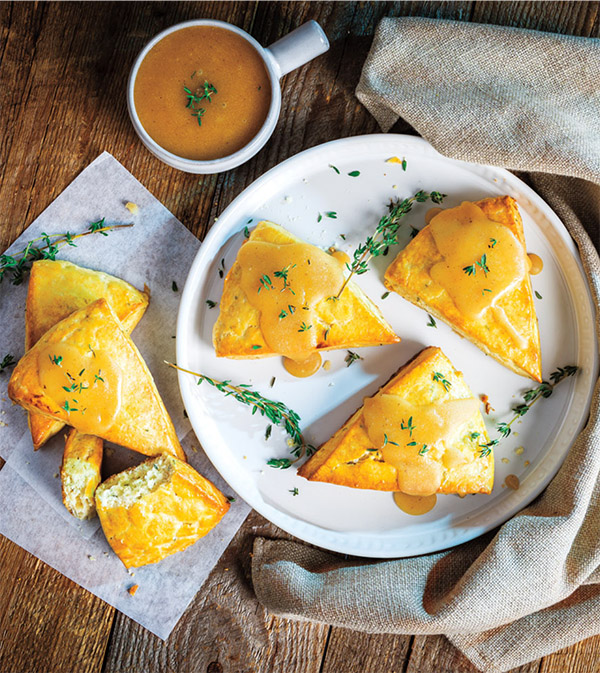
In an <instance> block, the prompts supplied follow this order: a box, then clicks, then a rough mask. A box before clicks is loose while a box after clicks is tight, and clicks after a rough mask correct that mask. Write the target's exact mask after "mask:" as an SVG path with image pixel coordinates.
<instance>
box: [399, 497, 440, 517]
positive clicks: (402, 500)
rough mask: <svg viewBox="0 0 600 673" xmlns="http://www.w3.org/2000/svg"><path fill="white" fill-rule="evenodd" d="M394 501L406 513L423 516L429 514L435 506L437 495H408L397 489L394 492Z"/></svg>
mask: <svg viewBox="0 0 600 673" xmlns="http://www.w3.org/2000/svg"><path fill="white" fill-rule="evenodd" d="M394 503H395V504H396V506H397V507H398V508H399V509H401V510H402V511H403V512H405V513H406V514H410V515H411V516H421V515H422V514H427V512H431V510H432V509H433V508H434V507H435V505H436V503H437V495H435V493H434V494H433V495H408V494H406V493H402V492H401V491H397V492H396V493H394Z"/></svg>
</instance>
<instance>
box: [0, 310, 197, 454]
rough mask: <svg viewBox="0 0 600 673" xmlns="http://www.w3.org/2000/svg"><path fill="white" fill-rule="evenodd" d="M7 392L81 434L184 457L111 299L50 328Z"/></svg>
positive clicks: (29, 408) (27, 355) (17, 369)
mask: <svg viewBox="0 0 600 673" xmlns="http://www.w3.org/2000/svg"><path fill="white" fill-rule="evenodd" d="M8 395H9V397H10V398H11V399H12V400H13V402H16V403H17V404H20V405H21V406H22V407H24V408H25V409H26V410H27V411H35V412H39V413H41V414H44V415H45V416H48V417H49V418H53V419H55V420H58V421H61V422H62V423H66V424H68V425H70V426H72V427H74V428H75V429H77V430H79V432H81V433H83V434H89V435H95V436H97V437H102V438H103V439H106V440H107V441H110V442H114V443H115V444H120V445H121V446H125V447H127V448H129V449H133V450H134V451H138V452H140V453H143V454H145V455H150V456H152V455H157V454H159V453H162V452H167V453H171V454H173V455H176V456H178V457H179V458H181V459H183V460H185V454H184V452H183V449H182V448H181V445H180V444H179V441H178V440H177V435H176V433H175V429H174V427H173V423H172V422H171V418H170V417H169V414H168V413H167V410H166V409H165V406H164V404H163V402H162V399H161V397H160V395H159V393H158V390H157V389H156V385H155V384H154V380H153V378H152V375H151V374H150V372H149V370H148V367H147V366H146V363H145V362H144V360H143V358H142V356H141V355H140V352H139V351H138V349H137V348H136V347H135V344H134V343H133V341H132V340H131V339H130V337H129V335H128V334H127V333H126V332H125V331H124V330H123V328H122V327H121V323H120V322H119V319H118V318H117V316H116V315H115V313H114V311H113V310H112V308H111V306H110V304H109V303H108V302H107V301H106V299H98V300H97V301H95V302H93V303H92V304H90V305H89V306H86V307H85V308H82V309H80V310H79V311H75V312H74V313H72V314H71V315H70V316H69V317H68V318H65V319H64V320H61V321H60V322H59V323H58V324H56V325H55V326H54V327H52V328H51V329H49V330H48V331H47V332H46V333H45V334H44V336H43V337H42V338H41V339H39V341H38V342H37V343H36V344H35V346H33V347H32V348H31V349H29V350H28V351H27V353H25V355H24V356H23V357H22V358H21V359H20V360H19V362H18V363H17V365H16V367H15V368H14V370H13V373H12V376H11V378H10V381H9V384H8Z"/></svg>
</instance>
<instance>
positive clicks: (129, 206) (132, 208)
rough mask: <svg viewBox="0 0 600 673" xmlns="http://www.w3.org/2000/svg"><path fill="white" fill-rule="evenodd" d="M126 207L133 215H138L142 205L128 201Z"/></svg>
mask: <svg viewBox="0 0 600 673" xmlns="http://www.w3.org/2000/svg"><path fill="white" fill-rule="evenodd" d="M125 208H127V210H128V211H129V212H130V213H131V214H132V215H136V214H137V213H138V212H139V210H140V207H139V206H138V205H137V203H133V202H132V201H127V203H126V204H125Z"/></svg>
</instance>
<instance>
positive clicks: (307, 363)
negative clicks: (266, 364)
mask: <svg viewBox="0 0 600 673" xmlns="http://www.w3.org/2000/svg"><path fill="white" fill-rule="evenodd" d="M283 366H284V368H285V370H286V371H287V372H288V373H290V374H291V375H292V376H297V377H298V378H301V379H303V378H306V377H307V376H312V375H313V374H315V373H316V372H318V371H319V368H320V367H321V353H313V354H312V355H310V356H309V357H308V358H307V359H306V360H300V361H299V362H298V361H297V360H292V359H291V358H286V357H284V358H283Z"/></svg>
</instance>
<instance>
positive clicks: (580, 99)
mask: <svg viewBox="0 0 600 673" xmlns="http://www.w3.org/2000/svg"><path fill="white" fill-rule="evenodd" d="M357 95H358V97H359V99H360V100H361V101H362V102H363V103H364V104H365V105H366V107H367V108H368V109H369V110H370V111H371V112H372V113H373V114H374V115H375V117H376V118H377V120H378V121H379V123H380V125H381V127H382V128H383V129H384V130H389V128H390V127H391V126H392V125H393V124H394V123H395V121H396V120H397V119H398V117H402V118H403V119H404V120H406V121H407V122H409V123H410V124H411V125H412V126H413V127H414V128H415V129H416V130H417V131H418V132H419V133H420V134H421V135H422V136H423V137H424V138H426V139H427V140H428V141H429V142H431V143H432V144H433V146H434V147H435V148H436V149H437V150H438V151H440V152H442V153H443V154H445V155H448V156H451V157H455V158H458V159H463V160H467V161H473V162H477V163H482V164H494V165H499V166H504V167H507V168H512V169H518V170H520V171H531V173H530V174H529V175H528V176H525V178H526V179H527V180H528V182H530V184H531V185H532V186H533V188H534V189H536V191H537V192H538V193H539V194H541V196H542V197H543V198H544V199H545V200H546V201H547V202H548V203H549V204H550V205H551V206H552V208H553V209H554V210H555V212H556V213H558V215H559V216H560V217H561V218H562V220H563V222H564V223H565V225H566V226H567V227H568V229H569V231H570V232H571V235H572V236H573V238H574V239H575V241H576V243H577V245H578V246H579V251H580V253H581V257H582V259H583V263H584V267H585V270H586V273H587V276H588V279H589V282H590V286H591V289H592V293H593V296H594V299H595V302H596V306H597V307H598V304H599V299H600V259H599V258H598V254H597V252H596V249H595V247H594V245H593V243H592V241H591V240H590V236H591V237H592V239H593V240H594V241H595V242H596V243H598V232H599V219H600V41H599V40H594V39H586V38H576V37H566V36H559V35H551V34H544V33H538V32H534V31H526V30H519V29H512V28H501V27H495V26H485V25H473V24H463V23H458V22H450V21H435V20H430V19H413V18H406V19H384V20H383V21H382V22H381V23H380V25H379V27H378V29H377V33H376V36H375V40H374V43H373V46H372V48H371V52H370V54H369V56H368V58H367V61H366V63H365V66H364V69H363V73H362V77H361V80H360V83H359V85H358V88H357ZM596 329H597V330H598V324H597V325H596ZM599 407H600V393H599V390H598V386H597V387H596V390H595V393H594V398H593V402H592V409H591V415H590V419H589V422H588V425H587V427H586V428H585V430H584V431H583V432H582V433H581V435H580V436H579V437H578V439H577V441H576V442H575V444H574V446H573V448H572V449H571V451H570V453H569V455H568V457H567V459H566V460H565V463H564V465H563V466H562V468H561V469H560V471H559V473H558V474H557V476H556V477H555V479H554V480H553V481H552V483H551V484H550V485H549V486H548V488H547V489H546V490H545V492H544V493H543V494H542V495H541V496H540V497H539V498H538V499H537V500H536V501H534V503H533V504H532V505H530V506H529V507H527V508H526V509H525V510H523V511H522V512H520V513H519V514H518V515H516V516H515V517H514V518H513V519H511V520H510V521H508V522H507V523H505V524H504V525H503V526H502V527H501V528H500V529H499V530H498V531H497V532H496V533H495V534H494V533H489V534H488V535H486V536H484V537H483V538H480V539H479V540H475V541H473V542H470V543H467V544H464V545H462V546H460V547H457V548H456V549H453V550H451V551H446V552H441V553H437V554H432V555H429V556H422V557H417V558H409V559H401V560H396V561H388V562H377V563H374V562H368V561H366V562H365V561H341V560H340V559H339V557H336V556H334V555H332V554H329V553H326V552H322V551H317V550H315V549H312V548H308V547H306V546H304V545H301V544H298V543H295V542H288V541H272V540H265V539H257V540H256V542H255V547H254V556H253V566H252V573H253V582H254V588H255V591H256V594H257V596H258V598H259V600H260V601H261V602H262V603H263V604H264V605H265V606H266V607H267V608H268V609H269V610H270V611H271V612H273V613H275V614H277V615H281V616H284V617H290V618H295V619H307V620H314V621H319V622H326V623H329V624H335V625H339V626H344V627H347V628H351V629H356V630H361V631H367V632H371V633H380V632H389V633H406V634H439V633H443V634H446V635H447V636H448V637H449V638H450V640H451V641H452V642H453V643H454V644H455V645H456V646H457V647H458V648H459V649H461V650H462V651H463V652H464V653H465V655H466V656H467V657H468V658H469V659H470V660H471V661H472V662H473V663H474V664H475V665H476V666H477V667H479V668H481V669H482V670H484V671H506V670H509V669H511V668H513V667H515V666H519V665H521V664H523V663H526V662H528V661H531V660H533V659H537V658H539V657H541V656H543V655H545V654H548V653H550V652H553V651H555V650H557V649H559V648H562V647H565V646H567V645H569V644H572V643H574V642H577V641H578V640H581V639H582V638H585V637H588V636H591V635H594V634H597V633H600V483H599V475H600V409H599Z"/></svg>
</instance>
